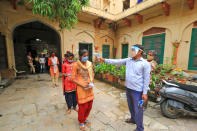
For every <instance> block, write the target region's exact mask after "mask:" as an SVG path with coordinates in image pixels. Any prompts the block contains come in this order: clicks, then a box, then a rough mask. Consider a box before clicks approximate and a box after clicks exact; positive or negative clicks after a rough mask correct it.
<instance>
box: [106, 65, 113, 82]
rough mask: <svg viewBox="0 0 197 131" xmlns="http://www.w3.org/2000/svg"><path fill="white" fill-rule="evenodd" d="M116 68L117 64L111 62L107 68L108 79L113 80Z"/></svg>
mask: <svg viewBox="0 0 197 131" xmlns="http://www.w3.org/2000/svg"><path fill="white" fill-rule="evenodd" d="M114 68H115V66H114V65H111V64H109V65H108V68H107V70H108V74H107V79H108V81H110V82H113V71H114Z"/></svg>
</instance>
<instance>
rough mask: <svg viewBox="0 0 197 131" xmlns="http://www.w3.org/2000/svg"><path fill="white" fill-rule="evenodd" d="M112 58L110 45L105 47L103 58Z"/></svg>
mask: <svg viewBox="0 0 197 131" xmlns="http://www.w3.org/2000/svg"><path fill="white" fill-rule="evenodd" d="M109 56H110V45H103V58H109Z"/></svg>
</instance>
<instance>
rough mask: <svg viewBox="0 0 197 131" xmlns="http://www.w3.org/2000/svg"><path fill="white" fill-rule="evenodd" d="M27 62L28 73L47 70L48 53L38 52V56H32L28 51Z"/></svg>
mask: <svg viewBox="0 0 197 131" xmlns="http://www.w3.org/2000/svg"><path fill="white" fill-rule="evenodd" d="M27 62H28V65H29V68H30V73H32V74H35V73H44V72H46V71H48V69H49V67H48V54H45V55H44V54H40V57H38V56H36V57H35V58H33V57H32V55H31V52H28V55H27Z"/></svg>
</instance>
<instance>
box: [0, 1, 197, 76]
mask: <svg viewBox="0 0 197 131" xmlns="http://www.w3.org/2000/svg"><path fill="white" fill-rule="evenodd" d="M191 1H192V0H191ZM196 12H197V2H195V0H194V1H193V3H191V2H190V0H167V1H166V0H90V5H89V7H85V8H83V12H82V13H80V14H79V15H78V18H79V22H78V24H77V25H76V26H75V28H74V29H72V30H71V31H68V30H63V31H59V27H58V23H56V22H51V21H49V20H48V19H47V18H43V17H40V16H38V15H33V14H32V12H31V7H28V6H17V9H13V7H12V5H11V4H10V2H8V1H6V0H1V1H0V36H1V38H0V39H1V41H0V42H1V43H0V44H2V46H0V52H1V54H2V57H1V58H0V62H1V63H0V64H1V65H2V66H0V67H1V68H0V72H1V74H2V76H3V77H12V76H15V73H14V72H13V71H12V70H11V69H12V68H13V67H15V68H16V69H18V70H21V69H22V66H21V67H20V62H17V61H20V60H21V59H19V57H21V58H23V59H24V58H25V57H24V56H25V55H26V54H27V51H28V48H30V47H29V45H26V44H27V43H31V45H32V47H31V48H33V46H35V45H36V44H35V42H34V41H33V42H32V40H33V39H35V41H36V40H37V39H38V38H39V39H44V40H45V41H44V43H47V41H48V43H51V44H49V45H47V47H48V48H49V47H50V48H51V49H53V48H56V47H57V48H58V50H56V51H57V53H58V57H59V58H62V57H63V55H64V54H65V53H66V51H71V52H73V53H74V54H76V55H77V52H78V50H79V49H80V48H87V49H88V50H89V51H90V54H91V58H92V60H93V58H94V57H93V54H94V53H95V52H99V53H100V55H101V56H103V57H106V58H125V57H128V56H129V54H130V50H129V48H130V46H131V45H134V44H137V43H139V44H143V45H144V47H145V49H146V51H148V50H152V49H155V50H156V51H157V52H158V59H157V61H158V62H159V63H171V60H173V61H174V64H176V65H177V66H179V67H181V68H183V69H185V70H196V69H197V57H196V55H195V54H197V52H195V51H196V49H195V47H197V31H196V29H197V13H196ZM30 23H31V24H30ZM36 31H39V32H40V33H32V32H36ZM16 32H17V33H16ZM15 33H16V34H15ZM47 33H48V34H47ZM44 34H47V37H46V35H44ZM19 38H20V39H19ZM3 43H4V44H5V45H3ZM54 43H55V44H56V45H54ZM174 43H175V44H176V43H178V45H179V47H178V48H177V49H176V48H174V46H173V44H174ZM41 44H43V43H42V42H41ZM20 45H21V46H20ZM22 47H23V48H22ZM41 47H42V46H40V45H39V48H41ZM20 48H21V51H20ZM34 48H36V47H34ZM42 48H45V47H44V46H43V47H42ZM49 50H50V49H49ZM54 50H55V49H54ZM17 53H18V54H17ZM176 54H177V55H176ZM3 63H4V64H3ZM21 63H22V62H21Z"/></svg>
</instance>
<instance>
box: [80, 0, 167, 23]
mask: <svg viewBox="0 0 197 131" xmlns="http://www.w3.org/2000/svg"><path fill="white" fill-rule="evenodd" d="M164 1H166V0H145V1H143V2H141V3H139V4H137V3H136V4H135V5H133V6H131V7H130V8H128V9H127V10H124V11H121V12H120V13H117V14H114V13H111V12H106V11H104V10H102V9H99V8H95V7H92V6H89V7H84V8H83V12H85V13H88V14H91V15H95V16H98V17H101V18H105V19H108V20H111V21H118V20H121V19H123V18H126V17H128V16H130V15H134V14H137V13H138V12H140V11H143V10H145V9H148V8H150V7H152V6H155V5H157V4H160V3H162V2H164Z"/></svg>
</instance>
